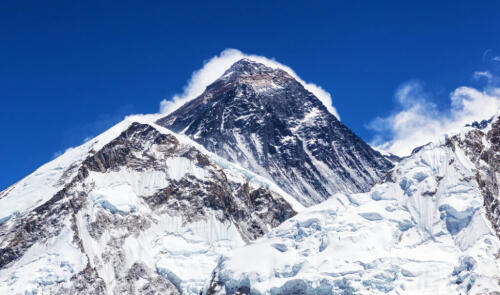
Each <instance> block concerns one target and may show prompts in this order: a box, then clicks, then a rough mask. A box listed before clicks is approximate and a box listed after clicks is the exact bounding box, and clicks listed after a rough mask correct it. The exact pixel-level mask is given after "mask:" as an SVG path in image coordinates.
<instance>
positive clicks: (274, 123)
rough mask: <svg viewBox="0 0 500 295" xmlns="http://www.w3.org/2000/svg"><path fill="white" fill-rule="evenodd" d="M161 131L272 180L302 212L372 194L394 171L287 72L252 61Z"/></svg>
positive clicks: (182, 109) (173, 117)
mask: <svg viewBox="0 0 500 295" xmlns="http://www.w3.org/2000/svg"><path fill="white" fill-rule="evenodd" d="M157 123H158V124H159V125H161V126H164V127H166V128H168V129H171V130H172V131H174V132H178V133H182V134H185V135H187V136H189V137H191V138H192V139H193V140H195V141H197V142H198V143H200V144H202V145H203V146H204V147H205V148H206V149H208V150H210V151H212V152H214V153H216V154H217V155H219V156H221V157H223V158H225V159H227V160H229V161H233V162H237V163H240V164H241V165H242V166H243V167H245V168H248V169H250V170H252V171H254V172H256V173H258V174H259V175H263V176H266V177H268V178H270V179H272V180H274V181H275V182H276V183H277V184H278V185H279V186H280V187H281V188H283V189H284V190H285V191H286V192H288V193H289V194H291V195H292V196H294V197H295V198H297V199H298V200H299V201H300V202H301V203H302V204H304V205H312V204H316V203H319V202H321V201H324V200H325V199H327V198H328V197H330V196H331V195H333V194H334V193H337V192H342V191H344V192H362V191H367V190H369V189H370V188H371V187H372V186H373V184H375V183H376V182H377V181H379V180H380V179H381V178H382V177H383V176H384V175H385V174H386V173H387V171H388V170H389V169H391V168H392V167H393V165H392V163H391V161H389V160H388V159H387V158H386V157H384V156H383V155H381V154H380V153H379V152H377V151H375V150H373V149H372V148H371V147H370V146H369V145H368V144H366V143H365V142H364V141H363V140H362V139H361V138H359V137H358V136H357V135H356V134H354V132H352V131H351V130H350V129H349V128H347V127H346V126H345V125H344V124H342V122H340V121H339V120H338V119H337V118H336V117H335V116H334V115H333V114H331V113H330V112H329V111H328V110H327V108H326V107H325V105H323V103H322V102H321V101H320V100H319V99H318V98H317V97H316V96H314V94H312V93H311V92H309V91H308V90H306V89H305V88H304V86H303V85H302V84H301V83H299V82H298V81H297V80H295V79H294V78H293V77H292V76H291V75H289V74H288V73H287V72H285V71H283V70H281V69H273V68H270V67H267V66H265V65H263V64H261V63H258V62H254V61H251V60H248V59H242V60H240V61H238V62H236V63H234V64H233V65H232V66H231V67H230V68H229V69H228V70H227V71H226V72H225V73H224V75H223V76H222V77H220V78H219V79H218V80H216V81H215V82H214V83H212V84H211V85H209V86H208V87H207V88H206V90H205V92H203V94H201V95H200V96H199V97H197V98H195V99H193V100H192V101H190V102H188V103H186V104H185V105H184V106H182V107H180V108H179V109H177V110H176V111H175V112H173V113H171V114H169V115H167V116H166V117H164V118H161V119H160V120H158V121H157Z"/></svg>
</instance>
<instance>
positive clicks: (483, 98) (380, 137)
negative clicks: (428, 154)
mask: <svg viewBox="0 0 500 295" xmlns="http://www.w3.org/2000/svg"><path fill="white" fill-rule="evenodd" d="M485 89H486V90H478V89H476V88H472V87H465V86H462V87H458V88H457V89H455V90H454V91H453V92H451V93H450V108H449V109H448V110H445V111H443V110H439V109H438V107H437V106H436V104H435V103H433V102H432V100H431V96H430V95H429V94H428V93H426V92H425V91H424V88H423V86H422V84H421V83H419V82H416V81H411V82H407V83H405V84H404V85H402V86H401V87H400V88H399V89H398V90H397V91H396V99H397V103H398V106H399V111H397V112H394V113H393V114H392V115H390V116H388V117H385V118H381V117H378V118H376V119H375V120H373V121H372V122H371V123H370V124H369V125H368V127H369V128H370V129H373V130H375V132H376V136H375V137H374V139H373V141H372V143H371V144H372V145H374V146H375V147H376V148H379V149H382V150H385V151H388V152H391V153H393V154H396V155H399V156H406V155H408V154H410V153H411V151H412V150H413V149H414V148H415V147H418V146H421V145H423V144H426V143H428V142H431V141H434V140H436V139H438V138H439V137H440V136H442V135H443V134H445V133H446V132H448V131H450V130H453V129H456V128H461V127H463V126H465V125H466V124H468V123H472V122H473V121H480V120H484V119H489V118H490V117H491V116H493V115H495V114H496V113H497V112H498V109H499V108H500V88H495V87H493V86H492V85H489V86H488V87H486V88H485Z"/></svg>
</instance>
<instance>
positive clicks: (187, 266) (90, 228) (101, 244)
mask: <svg viewBox="0 0 500 295" xmlns="http://www.w3.org/2000/svg"><path fill="white" fill-rule="evenodd" d="M300 208H302V206H301V205H300V204H299V203H298V202H296V201H295V200H294V199H293V198H292V197H290V196H288V195H287V194H286V193H284V192H283V191H282V190H281V189H280V188H278V187H276V186H275V185H274V184H273V183H271V182H269V181H267V180H266V179H264V178H262V177H260V176H258V175H255V174H253V173H252V172H249V171H246V170H245V169H243V168H240V167H238V166H237V165H234V164H231V163H228V162H227V161H226V160H224V159H221V158H219V157H217V156H215V155H213V154H211V153H209V152H207V151H206V150H205V149H204V148H203V147H201V146H199V145H198V144H196V143H194V142H192V141H191V140H189V139H188V138H185V137H182V136H177V135H175V134H173V133H172V132H170V131H168V130H166V129H165V128H163V127H161V126H158V125H156V124H154V123H151V120H148V119H147V118H144V117H135V118H129V119H126V120H125V121H123V122H121V123H120V124H118V125H116V126H115V127H113V128H111V129H110V130H108V131H107V132H105V133H104V134H102V135H100V136H98V137H97V138H96V139H94V140H91V141H89V142H88V143H86V144H84V145H82V146H80V147H78V148H75V149H72V150H69V151H67V152H66V153H65V154H63V155H62V156H60V157H59V158H57V159H55V160H53V161H52V162H49V163H48V164H46V165H44V166H42V167H41V168H39V169H38V170H37V171H35V172H34V173H33V174H31V175H29V176H28V177H26V178H24V179H23V180H21V181H20V182H18V183H16V184H14V185H13V186H11V187H9V188H8V189H6V190H5V191H3V192H1V193H0V220H1V224H0V294H69V293H75V292H76V293H77V294H123V293H126V294H177V293H183V294H195V293H196V294H197V293H199V292H200V290H201V289H202V288H203V286H204V284H205V281H206V280H207V279H209V278H210V274H211V271H212V270H213V268H214V267H215V265H216V262H217V259H218V257H219V255H220V254H222V253H226V252H228V251H229V250H231V249H232V248H234V247H237V246H242V245H244V244H245V243H247V242H248V241H251V240H254V239H256V238H258V237H260V236H262V235H263V234H264V233H266V232H268V231H269V229H271V228H273V227H275V226H277V225H279V224H280V223H281V222H283V221H284V220H286V219H288V218H290V217H292V216H293V215H295V213H296V211H295V210H297V211H298V210H300Z"/></svg>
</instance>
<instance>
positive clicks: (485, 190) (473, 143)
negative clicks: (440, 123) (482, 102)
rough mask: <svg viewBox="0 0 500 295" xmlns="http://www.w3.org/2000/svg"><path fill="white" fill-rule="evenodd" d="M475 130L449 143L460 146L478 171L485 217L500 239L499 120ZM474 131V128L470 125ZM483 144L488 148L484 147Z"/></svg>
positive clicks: (453, 146)
mask: <svg viewBox="0 0 500 295" xmlns="http://www.w3.org/2000/svg"><path fill="white" fill-rule="evenodd" d="M482 122H486V123H485V124H483V125H481V126H475V128H477V129H474V130H471V131H469V132H467V134H466V135H465V136H464V137H463V138H461V137H460V136H453V137H451V138H450V139H448V144H449V145H450V146H451V148H452V149H454V148H455V146H456V145H458V146H459V147H460V148H461V149H463V150H464V151H465V153H466V155H467V156H468V157H469V158H470V159H471V161H472V163H474V164H475V166H476V168H477V172H476V181H477V182H478V184H479V188H480V189H481V194H482V195H483V200H484V207H485V209H486V216H487V217H488V219H489V220H490V222H491V225H492V226H493V228H494V230H495V232H496V234H497V236H498V237H499V238H500V199H499V184H500V180H499V178H498V177H499V173H500V118H497V119H496V120H495V121H493V119H490V120H488V121H482ZM488 124H491V129H490V130H489V131H488V132H486V133H485V132H484V130H482V129H484V128H486V126H487V125H488ZM471 126H472V127H474V124H472V125H471ZM484 142H487V143H488V144H487V145H485V144H484Z"/></svg>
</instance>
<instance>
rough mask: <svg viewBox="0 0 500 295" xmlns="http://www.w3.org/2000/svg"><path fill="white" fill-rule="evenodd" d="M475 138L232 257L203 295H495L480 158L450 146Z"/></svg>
mask: <svg viewBox="0 0 500 295" xmlns="http://www.w3.org/2000/svg"><path fill="white" fill-rule="evenodd" d="M499 122H500V121H499ZM471 131H472V132H478V131H477V130H474V129H473V128H464V129H463V130H460V131H458V133H452V134H448V135H446V136H444V137H443V139H442V140H441V141H440V142H436V143H432V144H429V145H427V146H424V147H422V148H420V149H419V150H418V152H416V153H414V154H413V155H411V156H410V157H409V158H406V159H404V160H402V161H401V162H400V163H399V164H397V165H396V166H395V168H394V169H393V170H392V171H391V173H392V175H391V180H390V181H388V182H386V183H382V184H378V185H376V186H375V187H374V188H373V189H372V190H371V191H369V192H367V193H361V194H337V195H335V196H333V197H332V198H331V199H329V200H327V201H325V202H323V203H321V204H319V205H316V206H313V207H309V208H307V209H306V210H305V211H303V212H301V213H299V214H298V215H296V216H295V217H293V218H291V219H290V220H287V221H286V222H284V223H283V224H281V225H280V226H279V227H277V228H275V229H274V230H272V231H271V232H270V233H268V234H267V235H266V236H265V237H263V238H261V239H259V240H257V241H255V242H253V243H251V244H249V245H247V246H244V247H242V248H238V249H236V250H234V251H232V252H231V253H229V254H228V255H226V256H225V257H224V258H222V259H221V260H220V261H219V264H218V266H217V268H216V270H215V272H214V276H213V278H212V281H211V283H210V285H208V286H207V287H206V289H205V292H206V293H208V294H234V293H237V292H240V293H244V294H249V293H251V294H291V293H293V294H419V295H421V294H498V293H494V291H497V292H499V291H500V268H499V267H500V260H499V257H500V250H499V248H500V241H499V239H498V236H497V235H496V233H495V230H494V228H493V227H492V224H491V222H490V220H489V218H488V216H487V212H486V208H485V206H484V205H483V203H484V200H483V195H482V193H481V189H480V187H479V185H478V182H477V180H476V173H477V172H478V170H477V166H476V163H475V160H474V158H476V157H477V156H478V154H477V151H474V150H473V149H472V148H471V146H470V145H467V144H462V145H459V144H455V143H456V140H457V138H462V139H465V138H470V137H471V136H470V134H469V132H471ZM481 134H482V135H481V136H483V137H481V138H479V140H480V141H481V140H484V138H485V135H484V134H483V133H481ZM461 146H462V147H461Z"/></svg>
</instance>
